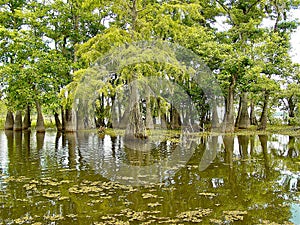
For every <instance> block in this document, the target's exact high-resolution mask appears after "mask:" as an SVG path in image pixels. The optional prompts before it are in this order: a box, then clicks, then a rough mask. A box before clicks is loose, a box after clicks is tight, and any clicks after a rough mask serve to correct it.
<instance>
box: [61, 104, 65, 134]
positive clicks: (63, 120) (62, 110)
mask: <svg viewBox="0 0 300 225" xmlns="http://www.w3.org/2000/svg"><path fill="white" fill-rule="evenodd" d="M61 128H62V131H65V130H66V115H65V110H64V108H63V107H61Z"/></svg>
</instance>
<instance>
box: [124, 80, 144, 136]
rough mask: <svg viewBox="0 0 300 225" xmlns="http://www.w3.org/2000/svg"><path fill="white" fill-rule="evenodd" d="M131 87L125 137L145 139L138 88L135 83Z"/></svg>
mask: <svg viewBox="0 0 300 225" xmlns="http://www.w3.org/2000/svg"><path fill="white" fill-rule="evenodd" d="M130 89H131V98H130V100H131V102H130V106H129V107H130V112H129V121H128V124H127V127H126V131H125V139H145V138H147V136H146V127H145V125H144V121H143V118H142V114H141V111H140V104H139V95H138V90H137V87H136V86H135V85H132V86H131V87H130Z"/></svg>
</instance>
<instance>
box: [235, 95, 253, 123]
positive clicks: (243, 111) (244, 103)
mask: <svg viewBox="0 0 300 225" xmlns="http://www.w3.org/2000/svg"><path fill="white" fill-rule="evenodd" d="M236 126H237V127H238V128H240V129H247V128H249V126H250V118H249V113H248V93H246V92H244V93H242V94H241V97H240V108H239V116H238V118H237V123H236Z"/></svg>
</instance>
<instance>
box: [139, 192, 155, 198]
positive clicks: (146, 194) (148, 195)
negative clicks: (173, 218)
mask: <svg viewBox="0 0 300 225" xmlns="http://www.w3.org/2000/svg"><path fill="white" fill-rule="evenodd" d="M142 197H143V198H144V199H147V198H157V195H153V194H150V193H143V194H142Z"/></svg>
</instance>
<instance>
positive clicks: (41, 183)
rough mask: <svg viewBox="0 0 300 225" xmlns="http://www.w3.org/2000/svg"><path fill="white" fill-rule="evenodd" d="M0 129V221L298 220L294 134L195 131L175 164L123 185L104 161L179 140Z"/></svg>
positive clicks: (155, 156) (147, 155)
mask: <svg viewBox="0 0 300 225" xmlns="http://www.w3.org/2000/svg"><path fill="white" fill-rule="evenodd" d="M0 136H1V138H0V140H1V144H2V146H1V150H0V151H1V153H0V156H1V157H2V158H1V160H0V163H1V165H0V169H1V171H0V174H1V177H0V196H1V198H0V208H1V211H0V224H1V223H2V224H13V223H22V221H23V223H31V224H33V223H35V222H41V223H42V224H45V223H48V224H50V223H53V224H54V223H55V224H83V225H85V224H100V222H103V223H104V224H114V223H117V222H118V221H119V222H120V221H123V222H126V221H128V222H129V221H130V223H132V224H141V223H142V222H145V223H147V222H148V223H149V224H151V223H150V222H151V221H152V224H157V223H158V222H164V223H165V224H169V223H170V222H168V221H173V223H183V224H194V223H195V222H194V223H193V222H192V221H198V220H199V221H200V220H201V221H202V223H203V224H209V223H212V224H214V223H215V224H230V223H233V221H236V222H235V224H269V223H272V222H276V223H279V224H284V223H287V222H288V221H289V220H292V221H293V222H294V223H295V224H297V223H298V224H299V223H300V221H299V218H298V217H297V213H298V212H299V192H298V191H299V172H298V171H299V150H300V146H299V144H298V143H299V140H300V139H299V138H298V137H288V136H285V137H281V136H280V137H279V136H278V135H277V136H274V135H273V136H266V135H259V136H253V135H252V136H247V135H240V136H237V137H236V136H204V137H198V138H197V140H195V141H194V142H193V143H190V145H189V146H188V147H191V146H192V145H197V147H196V148H195V151H194V153H193V155H192V156H191V157H190V159H189V160H188V162H187V164H186V165H183V166H181V167H179V169H178V170H177V171H176V173H174V174H169V175H168V176H166V174H161V177H160V182H159V183H157V184H151V183H150V184H148V185H146V186H137V187H130V186H129V185H122V184H118V182H114V181H113V179H116V177H111V178H112V181H110V180H109V179H108V177H107V176H106V174H105V173H106V172H107V171H106V170H107V168H106V166H107V165H110V166H111V167H112V168H113V169H114V171H116V172H117V171H118V169H119V168H121V167H120V166H121V165H123V164H128V165H131V166H134V168H136V170H143V169H145V168H147V166H151V165H155V163H157V162H161V161H162V162H163V161H164V160H168V159H169V158H170V157H171V156H172V153H174V152H176V147H177V146H178V145H180V142H178V141H176V140H174V139H170V140H165V141H161V142H159V143H157V144H156V145H155V147H154V148H151V149H150V150H148V151H138V149H137V148H138V147H139V146H135V148H134V149H129V148H125V146H124V142H123V138H122V137H121V136H113V137H110V136H108V135H104V136H101V137H100V136H98V135H97V134H94V133H91V132H78V133H67V134H60V133H58V134H56V133H51V132H47V133H46V134H43V133H41V134H35V133H34V132H27V133H22V132H13V131H7V132H5V133H4V132H0ZM280 140H286V142H284V143H281V144H278V145H275V143H278V142H279V141H280ZM183 153H184V149H182V150H181V151H180V154H183ZM178 163H179V164H180V163H182V162H180V161H178ZM170 166H171V167H172V166H173V165H170ZM128 179H130V178H128ZM291 202H293V203H292V204H291V206H290V203H291Z"/></svg>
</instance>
